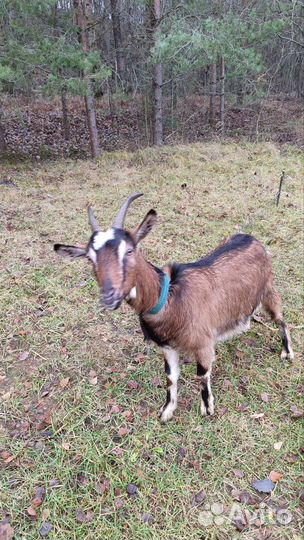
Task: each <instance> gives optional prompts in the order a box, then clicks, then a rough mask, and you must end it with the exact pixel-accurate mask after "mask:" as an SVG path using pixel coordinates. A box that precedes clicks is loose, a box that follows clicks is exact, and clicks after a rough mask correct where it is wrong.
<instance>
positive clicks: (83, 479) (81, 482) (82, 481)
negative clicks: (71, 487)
mask: <svg viewBox="0 0 304 540" xmlns="http://www.w3.org/2000/svg"><path fill="white" fill-rule="evenodd" d="M77 483H78V484H79V485H80V486H87V485H88V483H89V480H88V479H87V477H86V476H85V475H84V474H83V473H79V474H78V475H77Z"/></svg>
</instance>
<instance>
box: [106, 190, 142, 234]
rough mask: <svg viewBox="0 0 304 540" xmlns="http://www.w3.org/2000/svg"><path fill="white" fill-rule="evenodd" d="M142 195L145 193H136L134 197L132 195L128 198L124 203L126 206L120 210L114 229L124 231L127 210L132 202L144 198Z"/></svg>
mask: <svg viewBox="0 0 304 540" xmlns="http://www.w3.org/2000/svg"><path fill="white" fill-rule="evenodd" d="M142 195H143V193H134V195H130V197H128V198H127V200H126V201H125V202H124V204H123V205H122V207H121V209H120V210H119V212H118V214H117V216H116V218H115V221H114V223H113V227H115V228H116V229H122V228H123V226H124V221H125V217H126V213H127V210H128V208H129V206H130V204H131V202H133V201H134V200H135V199H137V198H138V197H142Z"/></svg>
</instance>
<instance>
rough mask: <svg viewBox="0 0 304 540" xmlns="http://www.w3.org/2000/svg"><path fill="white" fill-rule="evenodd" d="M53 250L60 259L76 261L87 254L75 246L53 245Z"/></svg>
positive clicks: (84, 250)
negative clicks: (65, 258) (66, 258)
mask: <svg viewBox="0 0 304 540" xmlns="http://www.w3.org/2000/svg"><path fill="white" fill-rule="evenodd" d="M54 250H55V251H56V253H58V255H61V256H62V257H68V258H69V259H77V258H78V257H84V256H85V255H86V253H87V251H86V249H84V248H81V247H77V246H65V245H64V244H55V245H54Z"/></svg>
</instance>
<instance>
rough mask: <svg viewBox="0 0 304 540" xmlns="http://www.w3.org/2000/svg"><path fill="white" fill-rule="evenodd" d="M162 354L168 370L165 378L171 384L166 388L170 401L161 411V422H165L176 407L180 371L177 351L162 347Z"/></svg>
mask: <svg viewBox="0 0 304 540" xmlns="http://www.w3.org/2000/svg"><path fill="white" fill-rule="evenodd" d="M163 352H164V356H165V359H166V361H167V364H168V366H169V369H170V373H167V378H168V379H170V382H171V383H172V384H171V385H170V386H168V392H170V401H169V403H168V404H166V405H164V407H163V408H162V409H161V421H162V422H167V421H168V420H170V419H171V418H172V416H173V413H174V411H175V409H176V407H177V381H178V377H179V373H180V369H179V364H178V360H179V356H178V353H177V351H175V350H174V349H171V348H170V347H164V348H163Z"/></svg>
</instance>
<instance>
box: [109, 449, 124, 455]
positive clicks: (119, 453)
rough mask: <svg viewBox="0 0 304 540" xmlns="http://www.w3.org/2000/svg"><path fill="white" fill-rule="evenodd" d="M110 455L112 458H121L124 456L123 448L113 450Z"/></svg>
mask: <svg viewBox="0 0 304 540" xmlns="http://www.w3.org/2000/svg"><path fill="white" fill-rule="evenodd" d="M111 454H113V456H122V455H123V454H124V449H123V448H113V450H112V452H111Z"/></svg>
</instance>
